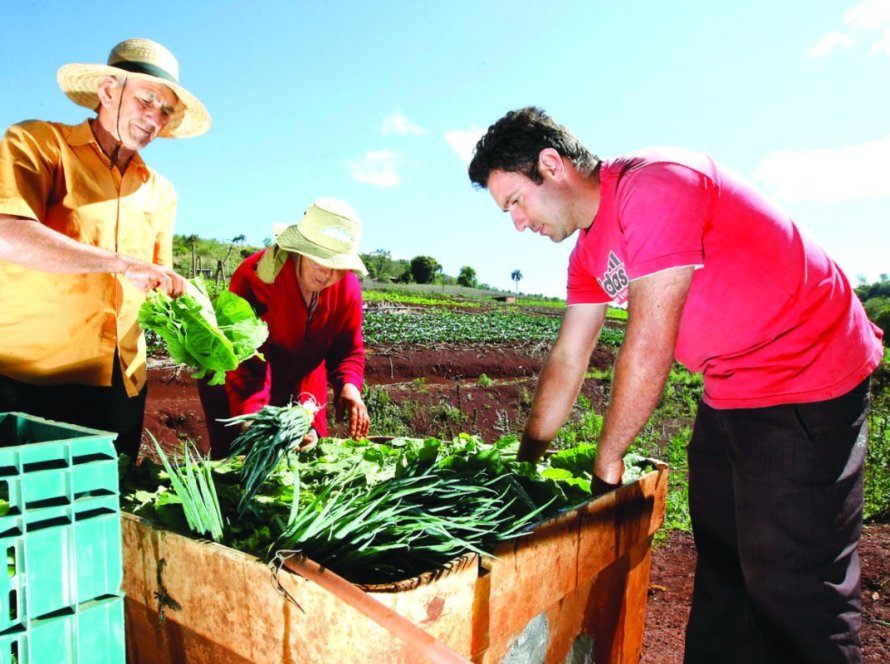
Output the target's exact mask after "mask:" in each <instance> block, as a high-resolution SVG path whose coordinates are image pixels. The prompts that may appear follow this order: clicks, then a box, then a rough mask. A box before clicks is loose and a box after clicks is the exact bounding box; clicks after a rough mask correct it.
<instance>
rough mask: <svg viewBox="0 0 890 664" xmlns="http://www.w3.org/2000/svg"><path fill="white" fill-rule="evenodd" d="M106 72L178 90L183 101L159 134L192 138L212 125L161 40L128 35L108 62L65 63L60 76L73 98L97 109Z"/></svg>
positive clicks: (58, 75) (63, 86)
mask: <svg viewBox="0 0 890 664" xmlns="http://www.w3.org/2000/svg"><path fill="white" fill-rule="evenodd" d="M106 76H126V77H128V78H138V79H141V80H144V81H150V82H152V83H161V84H162V85H166V86H167V87H168V88H170V89H171V90H172V91H173V92H174V93H175V94H176V96H177V97H178V98H179V103H178V104H177V105H176V110H175V111H174V112H173V115H172V116H170V120H169V121H168V122H167V126H165V127H164V130H163V131H162V132H160V134H158V135H159V136H164V137H166V138H188V137H189V136H198V135H200V134H203V133H204V132H205V131H207V130H208V129H210V114H209V113H208V112H207V109H206V108H204V105H203V104H202V103H201V102H200V101H198V99H197V97H195V96H194V95H192V94H191V93H190V92H189V91H188V90H186V89H185V88H184V87H182V86H181V85H180V84H179V62H178V61H177V60H176V58H175V57H174V56H173V54H172V53H171V52H170V51H168V50H167V49H166V48H164V47H163V46H161V45H160V44H158V43H157V42H153V41H151V40H150V39H127V40H125V41H122V42H121V43H120V44H118V45H117V46H115V47H114V48H113V49H111V53H110V54H109V55H108V64H107V65H91V64H79V63H74V64H67V65H63V66H62V67H61V68H60V69H59V73H58V74H57V75H56V79H57V80H58V81H59V87H60V88H62V92H64V93H65V94H66V95H67V96H68V98H69V99H70V100H71V101H73V102H74V103H75V104H79V105H80V106H85V107H86V108H88V109H90V110H92V111H94V110H96V109H97V108H98V107H99V95H98V92H97V91H98V88H99V81H100V80H102V79H103V78H105V77H106Z"/></svg>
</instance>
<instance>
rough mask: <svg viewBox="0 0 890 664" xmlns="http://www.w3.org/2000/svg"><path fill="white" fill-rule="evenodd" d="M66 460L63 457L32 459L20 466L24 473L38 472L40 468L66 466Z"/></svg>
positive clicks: (52, 468)
mask: <svg viewBox="0 0 890 664" xmlns="http://www.w3.org/2000/svg"><path fill="white" fill-rule="evenodd" d="M67 467H68V462H67V461H66V460H65V459H44V460H42V461H32V462H31V463H26V464H24V465H23V466H22V468H23V469H24V471H25V472H26V473H34V472H39V471H41V470H55V469H57V468H67Z"/></svg>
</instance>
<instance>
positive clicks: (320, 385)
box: [198, 198, 370, 458]
mask: <svg viewBox="0 0 890 664" xmlns="http://www.w3.org/2000/svg"><path fill="white" fill-rule="evenodd" d="M360 236H361V221H360V220H359V218H358V216H357V215H356V213H355V211H353V210H352V208H350V207H349V206H348V205H347V204H346V203H344V202H342V201H340V200H337V199H334V198H320V199H318V200H316V201H315V202H314V203H312V205H311V206H310V207H309V209H308V210H306V213H305V214H304V215H303V218H302V219H301V220H300V221H299V223H297V224H294V225H291V226H287V227H285V228H284V229H283V230H281V232H280V233H278V234H277V236H276V238H275V243H274V244H273V245H272V246H270V247H268V248H266V249H264V250H262V251H260V252H257V253H256V254H253V255H252V256H249V257H248V258H246V259H245V260H244V262H243V263H241V265H240V266H238V269H237V270H235V273H234V274H233V275H232V281H231V284H230V286H229V289H230V290H231V291H232V292H234V293H237V294H238V295H240V296H241V297H243V298H245V299H246V300H247V301H248V302H250V304H251V306H252V307H253V308H254V311H255V312H256V314H257V315H258V316H259V317H260V318H262V319H263V320H264V321H266V323H267V325H268V326H269V338H268V339H267V340H266V342H265V343H264V344H263V346H262V347H261V348H260V349H259V350H260V353H261V354H262V359H261V358H260V357H257V356H255V357H253V358H251V359H249V360H247V361H245V362H244V363H242V364H241V365H240V366H239V367H238V368H237V369H235V370H234V371H230V372H229V373H228V374H227V376H226V384H225V388H224V389H223V388H222V387H219V386H217V387H212V386H209V385H207V384H206V382H204V381H202V382H200V383H199V385H198V391H199V393H200V397H201V405H202V407H203V408H204V415H205V418H206V421H207V429H208V433H209V437H210V451H211V453H212V456H213V457H214V458H221V457H225V456H226V455H227V454H228V452H229V448H230V446H231V443H232V441H233V440H234V439H235V437H236V436H237V435H238V434H239V433H240V431H241V429H240V428H239V427H238V426H237V425H231V426H226V425H224V424H222V423H220V422H219V421H218V420H221V419H225V418H228V417H233V416H236V415H243V414H247V413H254V412H257V411H258V410H260V409H261V408H262V407H263V406H266V405H272V406H284V405H287V404H288V403H289V402H291V401H294V402H296V401H303V400H305V399H307V398H309V395H311V397H314V399H315V400H316V401H317V402H318V403H319V404H320V405H321V406H322V407H321V408H320V409H319V411H318V413H317V414H316V415H315V419H314V421H313V423H312V429H311V430H310V431H309V434H307V436H306V438H305V439H304V441H303V445H302V446H303V447H307V446H311V445H313V444H315V442H317V441H318V438H319V437H323V436H326V435H327V412H326V408H325V405H326V403H327V397H328V387H329V384H330V385H331V386H332V387H333V394H334V401H335V405H336V407H337V411H338V414H339V413H341V412H342V413H344V414H345V415H346V416H348V420H349V426H348V435H349V436H350V437H352V438H359V437H362V436H366V435H367V434H368V429H369V427H370V419H369V418H368V409H367V408H366V407H365V404H364V402H363V401H362V397H361V392H362V384H363V382H364V371H365V350H364V343H363V340H362V294H361V286H360V284H359V281H358V278H357V277H356V275H355V274H354V273H355V272H358V273H360V274H362V275H365V274H367V270H366V269H365V266H364V264H363V263H362V261H361V258H359V255H358V243H359V238H360Z"/></svg>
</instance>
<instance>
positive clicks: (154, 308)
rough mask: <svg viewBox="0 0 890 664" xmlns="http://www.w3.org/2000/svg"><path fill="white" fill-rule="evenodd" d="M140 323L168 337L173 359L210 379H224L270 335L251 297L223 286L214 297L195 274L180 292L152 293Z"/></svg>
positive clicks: (212, 381)
mask: <svg viewBox="0 0 890 664" xmlns="http://www.w3.org/2000/svg"><path fill="white" fill-rule="evenodd" d="M139 324H140V325H141V326H142V328H143V329H144V330H151V331H152V332H155V333H156V334H158V335H159V336H160V337H161V338H162V339H163V340H164V343H165V344H166V345H167V352H168V353H169V354H170V357H171V358H172V359H173V360H174V361H176V362H179V363H180V364H185V365H186V366H189V367H192V368H193V369H196V372H195V373H194V374H193V375H194V377H195V378H204V377H207V376H209V378H208V382H209V383H210V384H211V385H222V384H223V383H225V378H226V372H227V371H231V370H232V369H235V368H237V367H238V365H239V364H240V363H241V362H243V361H244V360H246V359H247V358H249V357H253V356H254V355H256V354H257V349H258V348H259V347H260V346H261V345H262V343H263V342H264V341H265V340H266V337H268V336H269V330H268V328H267V327H266V323H265V322H263V321H262V320H260V319H259V318H257V316H256V314H255V313H254V311H253V309H252V308H251V306H250V304H249V303H248V302H247V300H245V299H244V298H242V297H241V296H239V295H236V294H235V293H232V292H231V291H228V290H223V291H220V293H219V295H218V296H217V297H216V298H214V299H213V301H211V299H210V297H209V296H208V294H207V287H206V286H205V284H204V281H203V280H202V279H201V278H200V277H196V278H194V279H192V280H190V282H189V288H188V291H187V292H186V293H185V294H184V295H182V296H181V297H178V298H171V297H169V296H167V295H165V294H164V293H162V292H159V291H153V292H152V293H151V294H149V296H148V297H147V298H146V300H145V302H144V303H143V305H142V307H141V308H140V310H139Z"/></svg>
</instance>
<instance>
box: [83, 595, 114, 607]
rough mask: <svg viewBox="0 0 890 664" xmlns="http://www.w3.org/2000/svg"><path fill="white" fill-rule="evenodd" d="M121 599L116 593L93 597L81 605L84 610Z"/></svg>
mask: <svg viewBox="0 0 890 664" xmlns="http://www.w3.org/2000/svg"><path fill="white" fill-rule="evenodd" d="M119 597H120V595H116V594H114V593H103V594H102V595H98V596H96V597H92V598H90V599H88V600H86V601H85V602H82V603H81V605H80V608H81V609H83V608H84V607H87V606H91V605H93V604H99V603H100V602H106V601H111V600H115V599H117V598H119Z"/></svg>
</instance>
